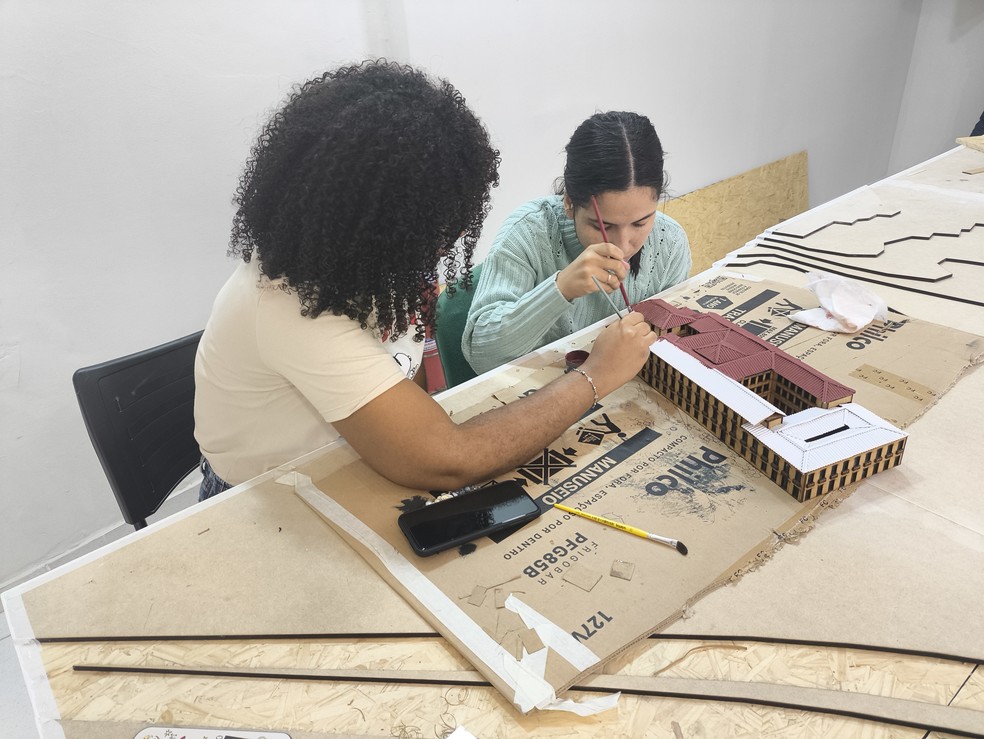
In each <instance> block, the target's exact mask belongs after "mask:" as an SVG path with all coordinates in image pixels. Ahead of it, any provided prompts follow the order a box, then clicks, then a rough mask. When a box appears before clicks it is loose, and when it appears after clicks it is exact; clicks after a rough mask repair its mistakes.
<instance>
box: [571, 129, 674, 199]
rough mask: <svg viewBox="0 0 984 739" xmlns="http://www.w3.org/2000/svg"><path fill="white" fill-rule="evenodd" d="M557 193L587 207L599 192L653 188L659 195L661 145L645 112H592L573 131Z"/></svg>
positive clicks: (661, 171)
mask: <svg viewBox="0 0 984 739" xmlns="http://www.w3.org/2000/svg"><path fill="white" fill-rule="evenodd" d="M566 151H567V164H566V165H565V166H564V178H563V182H558V188H557V190H558V194H566V195H567V196H568V197H569V198H570V199H571V202H572V203H574V205H576V206H578V207H585V206H586V205H589V204H590V202H591V196H592V195H597V194H599V193H603V192H609V191H613V190H615V191H618V190H628V189H629V188H631V187H651V188H653V190H654V191H655V195H656V197H657V198H659V197H660V196H661V195H662V194H663V185H664V180H665V173H664V172H663V145H662V144H661V143H660V141H659V136H657V135H656V129H655V128H653V124H652V123H651V122H650V121H649V119H648V118H647V117H646V116H644V115H639V114H638V113H628V112H624V111H609V112H607V113H595V114H594V115H593V116H591V117H590V118H588V119H587V120H586V121H584V122H583V123H582V124H581V125H580V126H578V127H577V129H576V130H575V131H574V135H573V136H571V140H570V142H568V144H567V147H566Z"/></svg>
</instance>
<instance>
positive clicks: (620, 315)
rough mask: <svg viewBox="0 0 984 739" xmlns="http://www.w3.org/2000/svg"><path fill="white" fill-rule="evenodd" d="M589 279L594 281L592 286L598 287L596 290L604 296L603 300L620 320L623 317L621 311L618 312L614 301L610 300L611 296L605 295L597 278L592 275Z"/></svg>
mask: <svg viewBox="0 0 984 739" xmlns="http://www.w3.org/2000/svg"><path fill="white" fill-rule="evenodd" d="M591 279H592V280H594V284H596V285H597V286H598V290H599V291H600V292H601V294H602V295H604V296H605V300H607V301H608V304H609V305H610V306H611V307H612V310H613V311H615V315H616V316H618V317H619V318H622V317H623V316H622V313H621V311H619V309H618V306H617V305H615V301H614V300H612V296H611V295H609V294H608V293H606V292H605V288H603V287H602V286H601V283H600V282H598V278H597V277H595V276H594V275H591Z"/></svg>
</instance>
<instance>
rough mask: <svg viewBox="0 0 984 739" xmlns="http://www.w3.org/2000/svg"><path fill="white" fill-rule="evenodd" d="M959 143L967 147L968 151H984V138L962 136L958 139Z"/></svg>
mask: <svg viewBox="0 0 984 739" xmlns="http://www.w3.org/2000/svg"><path fill="white" fill-rule="evenodd" d="M957 143H958V144H962V145H963V146H966V147H967V148H968V149H976V150H977V151H984V136H961V137H960V138H958V139H957Z"/></svg>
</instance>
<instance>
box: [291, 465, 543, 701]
mask: <svg viewBox="0 0 984 739" xmlns="http://www.w3.org/2000/svg"><path fill="white" fill-rule="evenodd" d="M277 482H279V483H283V484H286V485H293V486H294V491H295V492H296V493H297V495H299V496H300V497H301V499H302V500H304V502H305V503H307V504H308V505H309V506H311V507H312V508H313V509H315V510H316V511H318V512H319V513H320V514H321V515H323V516H324V517H325V518H327V519H328V520H330V521H332V522H333V523H334V524H335V525H336V526H338V527H339V528H341V529H342V530H343V531H345V532H346V534H348V535H349V536H351V537H352V538H353V539H355V540H356V541H358V542H359V543H360V544H362V546H364V547H365V548H366V549H368V550H369V551H370V552H372V553H373V555H375V556H376V557H377V558H378V559H379V561H380V562H381V563H382V564H383V566H384V567H386V569H387V570H389V572H390V573H391V574H392V575H393V576H394V577H395V578H396V579H397V580H399V581H400V583H401V584H402V585H403V587H405V588H406V589H407V590H408V591H409V592H410V594H411V595H413V597H414V598H415V599H416V600H417V601H418V602H419V603H420V604H421V605H422V606H423V607H424V608H426V609H427V610H428V611H429V612H430V613H431V614H433V616H434V617H435V618H436V619H438V621H439V622H440V623H442V624H443V625H444V626H445V627H446V628H447V629H448V630H449V631H451V632H452V633H453V634H454V635H455V636H456V637H458V638H459V639H460V640H461V641H462V642H463V643H464V644H467V645H468V648H469V649H470V650H471V651H472V652H473V653H474V655H475V656H476V657H477V658H478V659H480V660H481V661H482V662H484V663H485V664H486V665H487V666H488V667H489V669H491V670H493V671H494V672H495V673H496V675H498V676H499V679H500V680H502V681H503V682H504V683H506V684H507V685H508V686H509V687H510V688H511V689H512V690H514V691H515V697H514V698H513V702H514V703H515V704H516V705H517V706H518V707H519V709H520V710H521V711H523V712H524V713H526V712H528V711H530V710H531V709H533V708H540V707H541V706H546V705H549V704H550V703H552V702H554V701H555V700H556V696H555V695H554V689H553V687H552V686H551V685H550V684H549V683H548V682H547V681H546V680H544V679H543V676H542V673H541V674H539V675H537V674H534V673H533V672H531V671H529V670H528V669H526V668H525V667H524V666H523V665H521V664H520V663H519V662H517V661H516V659H515V658H514V657H513V656H512V655H511V654H509V653H508V652H507V651H506V650H505V649H504V648H503V647H502V646H501V645H500V644H497V643H496V642H495V641H494V640H493V639H492V637H490V636H489V635H488V634H486V633H485V631H483V630H482V628H481V627H480V626H479V625H478V624H476V623H475V622H474V621H473V620H472V619H471V618H469V617H468V616H467V615H466V614H465V613H464V611H462V610H461V609H460V608H459V607H458V606H457V605H456V604H455V603H454V602H453V601H452V600H451V599H450V598H448V597H447V596H446V595H445V594H444V593H443V592H442V591H441V590H440V589H439V588H438V587H437V586H436V585H434V583H432V582H431V581H430V580H428V579H427V578H426V577H424V575H423V574H422V573H421V572H420V571H419V570H418V569H417V568H416V567H414V566H413V565H412V564H411V563H410V562H408V561H407V559H406V558H405V557H404V556H403V555H402V554H400V553H399V552H398V551H397V550H396V549H395V548H394V547H393V546H392V545H391V544H390V543H389V542H387V541H386V540H385V539H383V538H382V537H381V536H379V534H377V533H376V532H375V531H373V530H372V529H370V528H369V527H368V526H366V525H365V524H364V523H363V522H362V521H361V520H359V519H358V518H356V517H355V516H353V515H352V514H351V513H349V511H347V510H346V509H345V508H343V507H342V506H341V505H339V504H338V503H337V502H336V501H334V500H332V499H331V498H330V497H328V496H327V495H325V494H324V492H322V491H321V490H320V489H319V488H318V487H317V486H315V485H314V483H313V482H311V478H310V477H307V476H306V475H302V474H300V473H297V472H291V473H288V474H287V475H284V476H283V477H281V478H279V479H278V480H277ZM510 663H511V664H510ZM499 665H503V666H506V665H509V667H511V668H512V669H508V670H500V669H499V668H498V666H499Z"/></svg>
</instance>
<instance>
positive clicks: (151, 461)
mask: <svg viewBox="0 0 984 739" xmlns="http://www.w3.org/2000/svg"><path fill="white" fill-rule="evenodd" d="M201 337H202V332H201V331H199V332H198V333H195V334H191V335H190V336H185V337H184V338H183V339H177V340H175V341H171V342H168V343H167V344H162V345H161V346H157V347H154V348H152V349H147V350H145V351H142V352H137V353H136V354H130V355H129V356H126V357H121V358H119V359H112V360H110V361H108V362H103V363H102V364H97V365H93V366H92V367H83V368H82V369H80V370H77V371H76V372H75V374H74V375H73V376H72V383H73V384H74V385H75V394H76V396H77V397H78V400H79V408H81V409H82V418H83V420H84V421H85V427H86V429H87V430H88V432H89V439H90V440H91V441H92V446H93V447H95V450H96V456H98V457H99V462H100V463H101V464H102V467H103V470H104V471H105V473H106V477H108V478H109V484H110V487H112V489H113V494H114V495H115V496H116V502H117V503H119V506H120V511H122V512H123V519H124V520H125V521H126V522H127V523H129V524H131V525H132V526H133V527H134V528H135V529H142V528H143V527H144V526H146V525H147V516H149V515H151V514H152V513H154V512H156V511H157V509H158V508H160V506H161V504H162V503H163V502H164V501H165V499H167V496H168V495H170V494H171V492H172V491H173V490H174V488H175V487H176V486H177V485H178V483H179V482H181V480H183V479H184V478H185V477H186V476H187V475H188V473H190V472H191V471H192V470H194V469H195V468H196V467H197V466H198V464H199V460H200V458H201V454H200V452H199V449H198V442H196V441H195V434H194V432H195V417H194V400H195V352H196V351H197V349H198V341H199V339H201Z"/></svg>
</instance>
